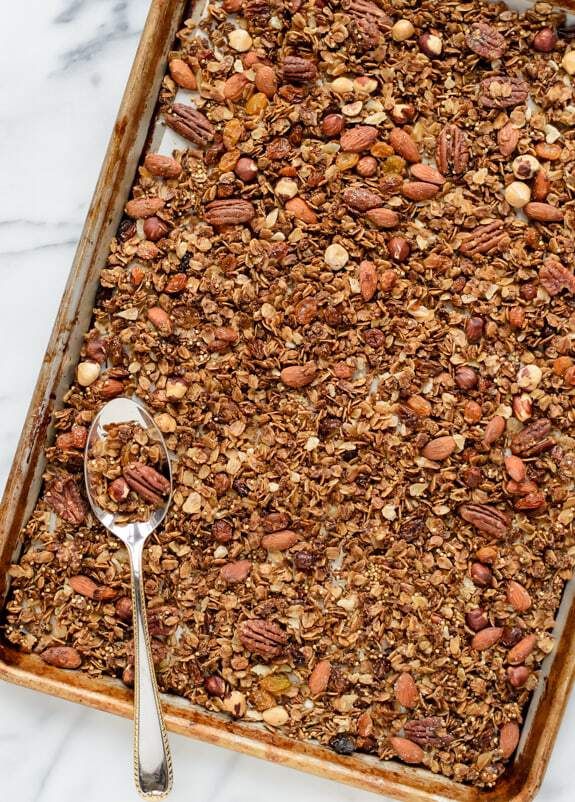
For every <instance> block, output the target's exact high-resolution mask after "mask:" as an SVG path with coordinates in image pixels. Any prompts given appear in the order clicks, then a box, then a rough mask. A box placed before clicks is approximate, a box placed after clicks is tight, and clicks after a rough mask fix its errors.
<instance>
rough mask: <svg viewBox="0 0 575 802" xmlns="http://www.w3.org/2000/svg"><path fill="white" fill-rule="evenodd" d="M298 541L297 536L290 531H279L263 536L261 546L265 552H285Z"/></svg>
mask: <svg viewBox="0 0 575 802" xmlns="http://www.w3.org/2000/svg"><path fill="white" fill-rule="evenodd" d="M298 540H299V535H298V534H297V533H296V532H292V530H291V529H281V530H280V531H279V532H272V533H271V534H269V535H264V536H263V537H262V539H261V546H262V547H263V548H264V549H266V550H267V551H286V550H287V549H291V547H292V546H294V545H295V544H296V543H297V542H298Z"/></svg>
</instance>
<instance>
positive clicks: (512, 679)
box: [507, 666, 531, 688]
mask: <svg viewBox="0 0 575 802" xmlns="http://www.w3.org/2000/svg"><path fill="white" fill-rule="evenodd" d="M530 673H531V672H530V671H529V669H528V668H526V667H525V666H509V667H508V669H507V679H508V680H509V684H510V685H512V686H513V687H514V688H522V687H523V685H525V683H526V682H527V680H528V679H529V675H530Z"/></svg>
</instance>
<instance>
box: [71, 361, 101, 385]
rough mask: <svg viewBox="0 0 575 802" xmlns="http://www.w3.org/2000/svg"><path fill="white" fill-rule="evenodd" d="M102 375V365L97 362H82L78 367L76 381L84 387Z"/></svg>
mask: <svg viewBox="0 0 575 802" xmlns="http://www.w3.org/2000/svg"><path fill="white" fill-rule="evenodd" d="M99 375H100V365H98V363H97V362H80V364H79V365H78V367H77V368H76V381H77V382H78V384H80V385H82V387H89V386H90V385H91V384H93V382H95V381H96V379H97V378H98V376H99Z"/></svg>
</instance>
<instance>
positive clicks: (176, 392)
mask: <svg viewBox="0 0 575 802" xmlns="http://www.w3.org/2000/svg"><path fill="white" fill-rule="evenodd" d="M187 391H188V385H187V382H185V381H184V380H183V379H180V378H177V379H168V380H167V382H166V398H167V399H168V401H181V399H182V398H183V397H184V396H185V394H186V393H187Z"/></svg>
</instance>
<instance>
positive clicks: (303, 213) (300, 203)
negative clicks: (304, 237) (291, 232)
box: [285, 197, 317, 225]
mask: <svg viewBox="0 0 575 802" xmlns="http://www.w3.org/2000/svg"><path fill="white" fill-rule="evenodd" d="M285 208H286V210H287V211H288V212H291V213H292V214H293V216H294V217H296V218H297V219H298V220H301V221H302V222H303V223H308V224H309V225H315V223H317V214H316V213H315V212H314V210H313V209H312V208H311V206H309V205H308V204H307V203H306V202H305V201H304V199H303V198H298V197H295V198H291V200H288V201H287V203H286V205H285Z"/></svg>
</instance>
